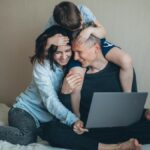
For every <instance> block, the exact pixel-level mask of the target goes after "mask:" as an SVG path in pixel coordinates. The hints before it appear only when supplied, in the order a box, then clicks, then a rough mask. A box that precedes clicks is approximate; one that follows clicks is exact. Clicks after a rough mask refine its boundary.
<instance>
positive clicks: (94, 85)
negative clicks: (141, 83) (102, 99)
mask: <svg viewBox="0 0 150 150" xmlns="http://www.w3.org/2000/svg"><path fill="white" fill-rule="evenodd" d="M119 71H120V69H119V67H118V66H117V65H115V64H113V63H108V64H107V66H106V67H105V68H104V69H103V70H101V71H99V72H97V73H94V74H85V78H84V83H83V87H82V91H81V101H80V113H81V120H83V121H84V122H85V123H86V121H87V117H88V113H89V109H90V105H91V101H92V97H93V93H94V92H122V91H123V90H122V87H121V83H120V79H119ZM132 91H133V92H136V91H137V86H136V78H135V75H134V80H133V85H132Z"/></svg>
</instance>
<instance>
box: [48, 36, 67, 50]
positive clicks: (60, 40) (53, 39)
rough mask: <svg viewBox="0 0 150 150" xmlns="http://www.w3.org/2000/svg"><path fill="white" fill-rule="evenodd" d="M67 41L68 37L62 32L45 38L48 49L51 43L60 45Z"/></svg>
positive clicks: (65, 43)
mask: <svg viewBox="0 0 150 150" xmlns="http://www.w3.org/2000/svg"><path fill="white" fill-rule="evenodd" d="M67 43H69V38H68V37H67V36H63V35H62V34H55V35H54V36H52V37H49V38H48V39H47V44H46V49H48V48H49V47H50V46H51V45H55V46H61V45H67Z"/></svg>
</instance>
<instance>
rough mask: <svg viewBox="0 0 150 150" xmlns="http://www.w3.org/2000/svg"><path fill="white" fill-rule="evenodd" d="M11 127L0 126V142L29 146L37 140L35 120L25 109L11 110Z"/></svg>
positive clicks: (9, 116) (9, 121) (9, 120)
mask: <svg viewBox="0 0 150 150" xmlns="http://www.w3.org/2000/svg"><path fill="white" fill-rule="evenodd" d="M8 123H9V126H0V140H5V141H8V142H10V143H13V144H20V145H27V144H30V143H33V142H36V140H37V127H36V123H35V120H34V118H33V117H32V116H31V115H30V114H29V113H28V112H26V111H24V110H23V109H19V108H11V109H10V110H9V113H8Z"/></svg>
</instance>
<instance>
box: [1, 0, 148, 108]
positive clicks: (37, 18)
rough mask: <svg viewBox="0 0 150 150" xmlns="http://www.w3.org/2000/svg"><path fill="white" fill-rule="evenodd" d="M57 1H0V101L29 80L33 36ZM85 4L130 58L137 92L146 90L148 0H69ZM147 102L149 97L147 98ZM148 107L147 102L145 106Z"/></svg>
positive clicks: (11, 96)
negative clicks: (135, 75)
mask: <svg viewBox="0 0 150 150" xmlns="http://www.w3.org/2000/svg"><path fill="white" fill-rule="evenodd" d="M59 2H61V1H60V0H43V1H41V0H13V1H10V0H0V102H5V103H7V104H11V103H13V102H14V100H15V97H16V96H17V95H18V94H19V93H20V92H21V91H23V90H24V89H25V88H26V86H27V85H28V84H29V83H30V80H31V73H32V65H31V64H30V62H29V56H31V55H32V54H33V53H34V41H35V38H36V37H37V36H38V35H39V34H40V33H41V32H42V31H43V29H44V26H45V25H46V22H47V21H48V18H49V16H50V15H52V11H53V8H54V6H55V5H56V4H57V3H59ZM73 2H75V3H76V4H85V5H87V6H88V7H89V8H90V9H91V10H92V11H93V13H94V14H95V16H96V17H97V19H98V20H100V22H101V23H102V24H103V25H104V27H105V28H106V30H107V33H108V36H107V38H108V39H109V40H110V41H112V42H114V43H116V44H117V45H119V46H121V47H122V48H123V49H124V50H126V51H127V52H128V53H129V54H130V55H131V56H132V58H133V63H134V66H135V70H136V73H137V80H138V87H139V90H140V91H148V92H150V81H149V77H150V63H149V56H150V38H149V34H150V32H149V31H150V30H149V27H150V17H149V16H150V9H149V8H150V1H149V0H132V1H131V0H111V1H110V0H92V1H90V0H73ZM149 101H150V98H149ZM149 107H150V105H149Z"/></svg>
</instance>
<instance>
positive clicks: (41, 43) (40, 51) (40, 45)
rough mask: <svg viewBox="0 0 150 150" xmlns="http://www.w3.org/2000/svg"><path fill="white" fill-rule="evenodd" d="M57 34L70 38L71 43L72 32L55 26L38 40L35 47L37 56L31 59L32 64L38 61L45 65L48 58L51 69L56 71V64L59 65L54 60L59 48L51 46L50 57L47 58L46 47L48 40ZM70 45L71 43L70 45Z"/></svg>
mask: <svg viewBox="0 0 150 150" xmlns="http://www.w3.org/2000/svg"><path fill="white" fill-rule="evenodd" d="M55 34H62V35H63V36H68V38H69V41H70V39H71V34H72V33H71V32H70V31H69V30H67V29H64V28H63V27H61V26H58V25H54V26H52V27H50V28H48V29H47V30H46V31H44V32H43V33H42V34H41V35H40V36H38V38H37V39H36V45H35V54H34V55H33V56H32V57H31V63H32V64H33V63H34V62H35V61H36V60H37V61H38V62H39V63H44V59H45V58H47V59H48V60H49V61H50V66H51V69H53V70H54V64H56V65H58V64H57V62H56V61H55V60H54V54H55V52H56V51H57V48H58V46H55V45H51V46H50V47H49V49H48V56H46V57H45V55H44V53H45V47H46V44H47V39H48V38H49V37H52V36H54V35H55ZM68 44H69V45H71V44H70V42H69V43H68Z"/></svg>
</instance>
